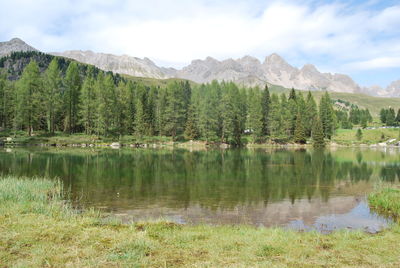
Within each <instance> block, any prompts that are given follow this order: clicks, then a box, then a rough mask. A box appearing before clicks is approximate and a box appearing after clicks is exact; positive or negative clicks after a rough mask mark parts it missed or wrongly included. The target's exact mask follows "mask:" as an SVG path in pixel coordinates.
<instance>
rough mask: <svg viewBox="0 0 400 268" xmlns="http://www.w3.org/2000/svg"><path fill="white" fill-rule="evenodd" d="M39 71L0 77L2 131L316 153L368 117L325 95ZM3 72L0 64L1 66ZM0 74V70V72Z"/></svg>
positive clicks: (58, 62)
mask: <svg viewBox="0 0 400 268" xmlns="http://www.w3.org/2000/svg"><path fill="white" fill-rule="evenodd" d="M46 60H48V61H49V64H48V66H47V68H44V67H43V66H41V65H40V64H38V62H37V61H36V60H35V59H34V58H33V59H31V60H30V61H29V63H26V66H25V67H24V68H23V70H22V71H21V74H20V75H19V76H18V75H16V74H15V73H13V77H14V78H15V79H14V80H13V79H9V77H10V74H9V73H7V72H4V71H3V72H2V73H1V74H0V126H1V128H2V130H13V131H20V130H23V131H26V134H27V135H29V136H31V135H35V133H37V132H46V133H49V134H54V133H56V132H63V133H66V134H73V133H85V134H88V135H98V136H111V137H121V136H123V135H134V136H136V137H139V138H140V137H143V136H168V137H171V138H172V139H173V140H175V141H176V140H204V141H207V142H222V143H228V144H231V145H234V146H240V145H242V144H243V143H244V140H243V139H244V137H246V141H249V142H252V143H262V142H266V141H272V142H276V143H287V142H295V143H300V144H305V143H306V142H307V141H312V142H313V144H314V145H316V146H323V145H324V143H325V140H326V139H328V140H329V139H331V137H332V136H333V135H334V133H335V130H336V129H337V128H352V126H353V124H357V125H358V124H360V125H362V126H364V127H365V126H366V125H367V123H368V122H371V121H372V117H371V115H370V113H369V111H368V110H367V109H366V110H362V109H359V108H358V107H357V106H354V105H353V106H352V107H351V109H350V110H349V111H347V110H340V109H334V101H332V100H331V98H330V96H329V93H328V92H326V93H325V94H324V95H323V97H322V98H321V99H320V101H319V103H318V104H317V102H316V100H315V99H314V97H313V95H312V93H311V92H308V93H305V94H304V95H303V93H299V92H296V91H295V90H294V89H292V90H291V91H290V93H289V94H288V95H286V94H284V93H282V94H280V95H278V94H275V93H273V94H270V92H269V89H268V86H265V88H262V89H261V88H258V87H254V88H241V87H239V86H237V85H236V84H234V83H232V82H217V81H213V82H212V83H210V84H201V85H197V84H192V83H190V82H189V81H183V80H182V81H172V82H170V83H168V84H167V85H166V86H148V85H144V84H142V83H140V82H136V81H132V80H130V79H129V78H123V77H120V76H118V75H113V74H112V73H106V72H103V71H99V69H97V68H95V67H93V66H90V65H87V66H85V68H82V66H80V65H79V63H77V62H75V61H69V62H66V61H65V60H64V59H63V58H58V57H53V58H49V59H47V58H46ZM1 64H2V65H4V60H3V61H2V62H1ZM3 69H4V68H3Z"/></svg>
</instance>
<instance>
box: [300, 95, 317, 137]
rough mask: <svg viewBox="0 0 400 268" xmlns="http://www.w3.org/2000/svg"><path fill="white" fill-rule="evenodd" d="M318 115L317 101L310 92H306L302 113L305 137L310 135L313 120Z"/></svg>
mask: <svg viewBox="0 0 400 268" xmlns="http://www.w3.org/2000/svg"><path fill="white" fill-rule="evenodd" d="M317 116H318V110H317V103H316V102H315V99H314V97H313V95H312V94H311V92H310V91H309V92H308V94H307V100H306V109H305V114H304V120H303V121H304V131H305V133H306V136H307V137H311V132H312V129H313V125H314V122H315V120H316V118H317Z"/></svg>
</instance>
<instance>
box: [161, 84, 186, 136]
mask: <svg viewBox="0 0 400 268" xmlns="http://www.w3.org/2000/svg"><path fill="white" fill-rule="evenodd" d="M184 93H186V92H185V91H182V89H181V86H180V85H179V84H178V83H177V82H174V83H172V84H169V85H168V87H167V97H166V106H165V125H164V131H165V133H166V134H167V135H168V136H171V137H172V139H173V140H175V139H176V138H177V137H178V136H180V135H181V134H183V131H184V126H185V123H186V122H185V121H186V109H185V106H186V99H185V94H184Z"/></svg>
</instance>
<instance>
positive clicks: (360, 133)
mask: <svg viewBox="0 0 400 268" xmlns="http://www.w3.org/2000/svg"><path fill="white" fill-rule="evenodd" d="M362 136H363V134H362V131H361V129H360V128H359V129H357V132H356V139H357V140H358V141H360V140H362Z"/></svg>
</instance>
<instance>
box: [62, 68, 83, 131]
mask: <svg viewBox="0 0 400 268" xmlns="http://www.w3.org/2000/svg"><path fill="white" fill-rule="evenodd" d="M80 89H81V79H80V76H79V69H78V64H77V63H76V62H74V61H72V62H71V63H70V64H69V65H68V68H67V73H66V75H65V92H64V100H65V102H64V105H65V107H66V111H67V114H66V116H65V129H66V130H67V132H69V133H74V132H77V131H78V123H79V121H80V120H79V94H80Z"/></svg>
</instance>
